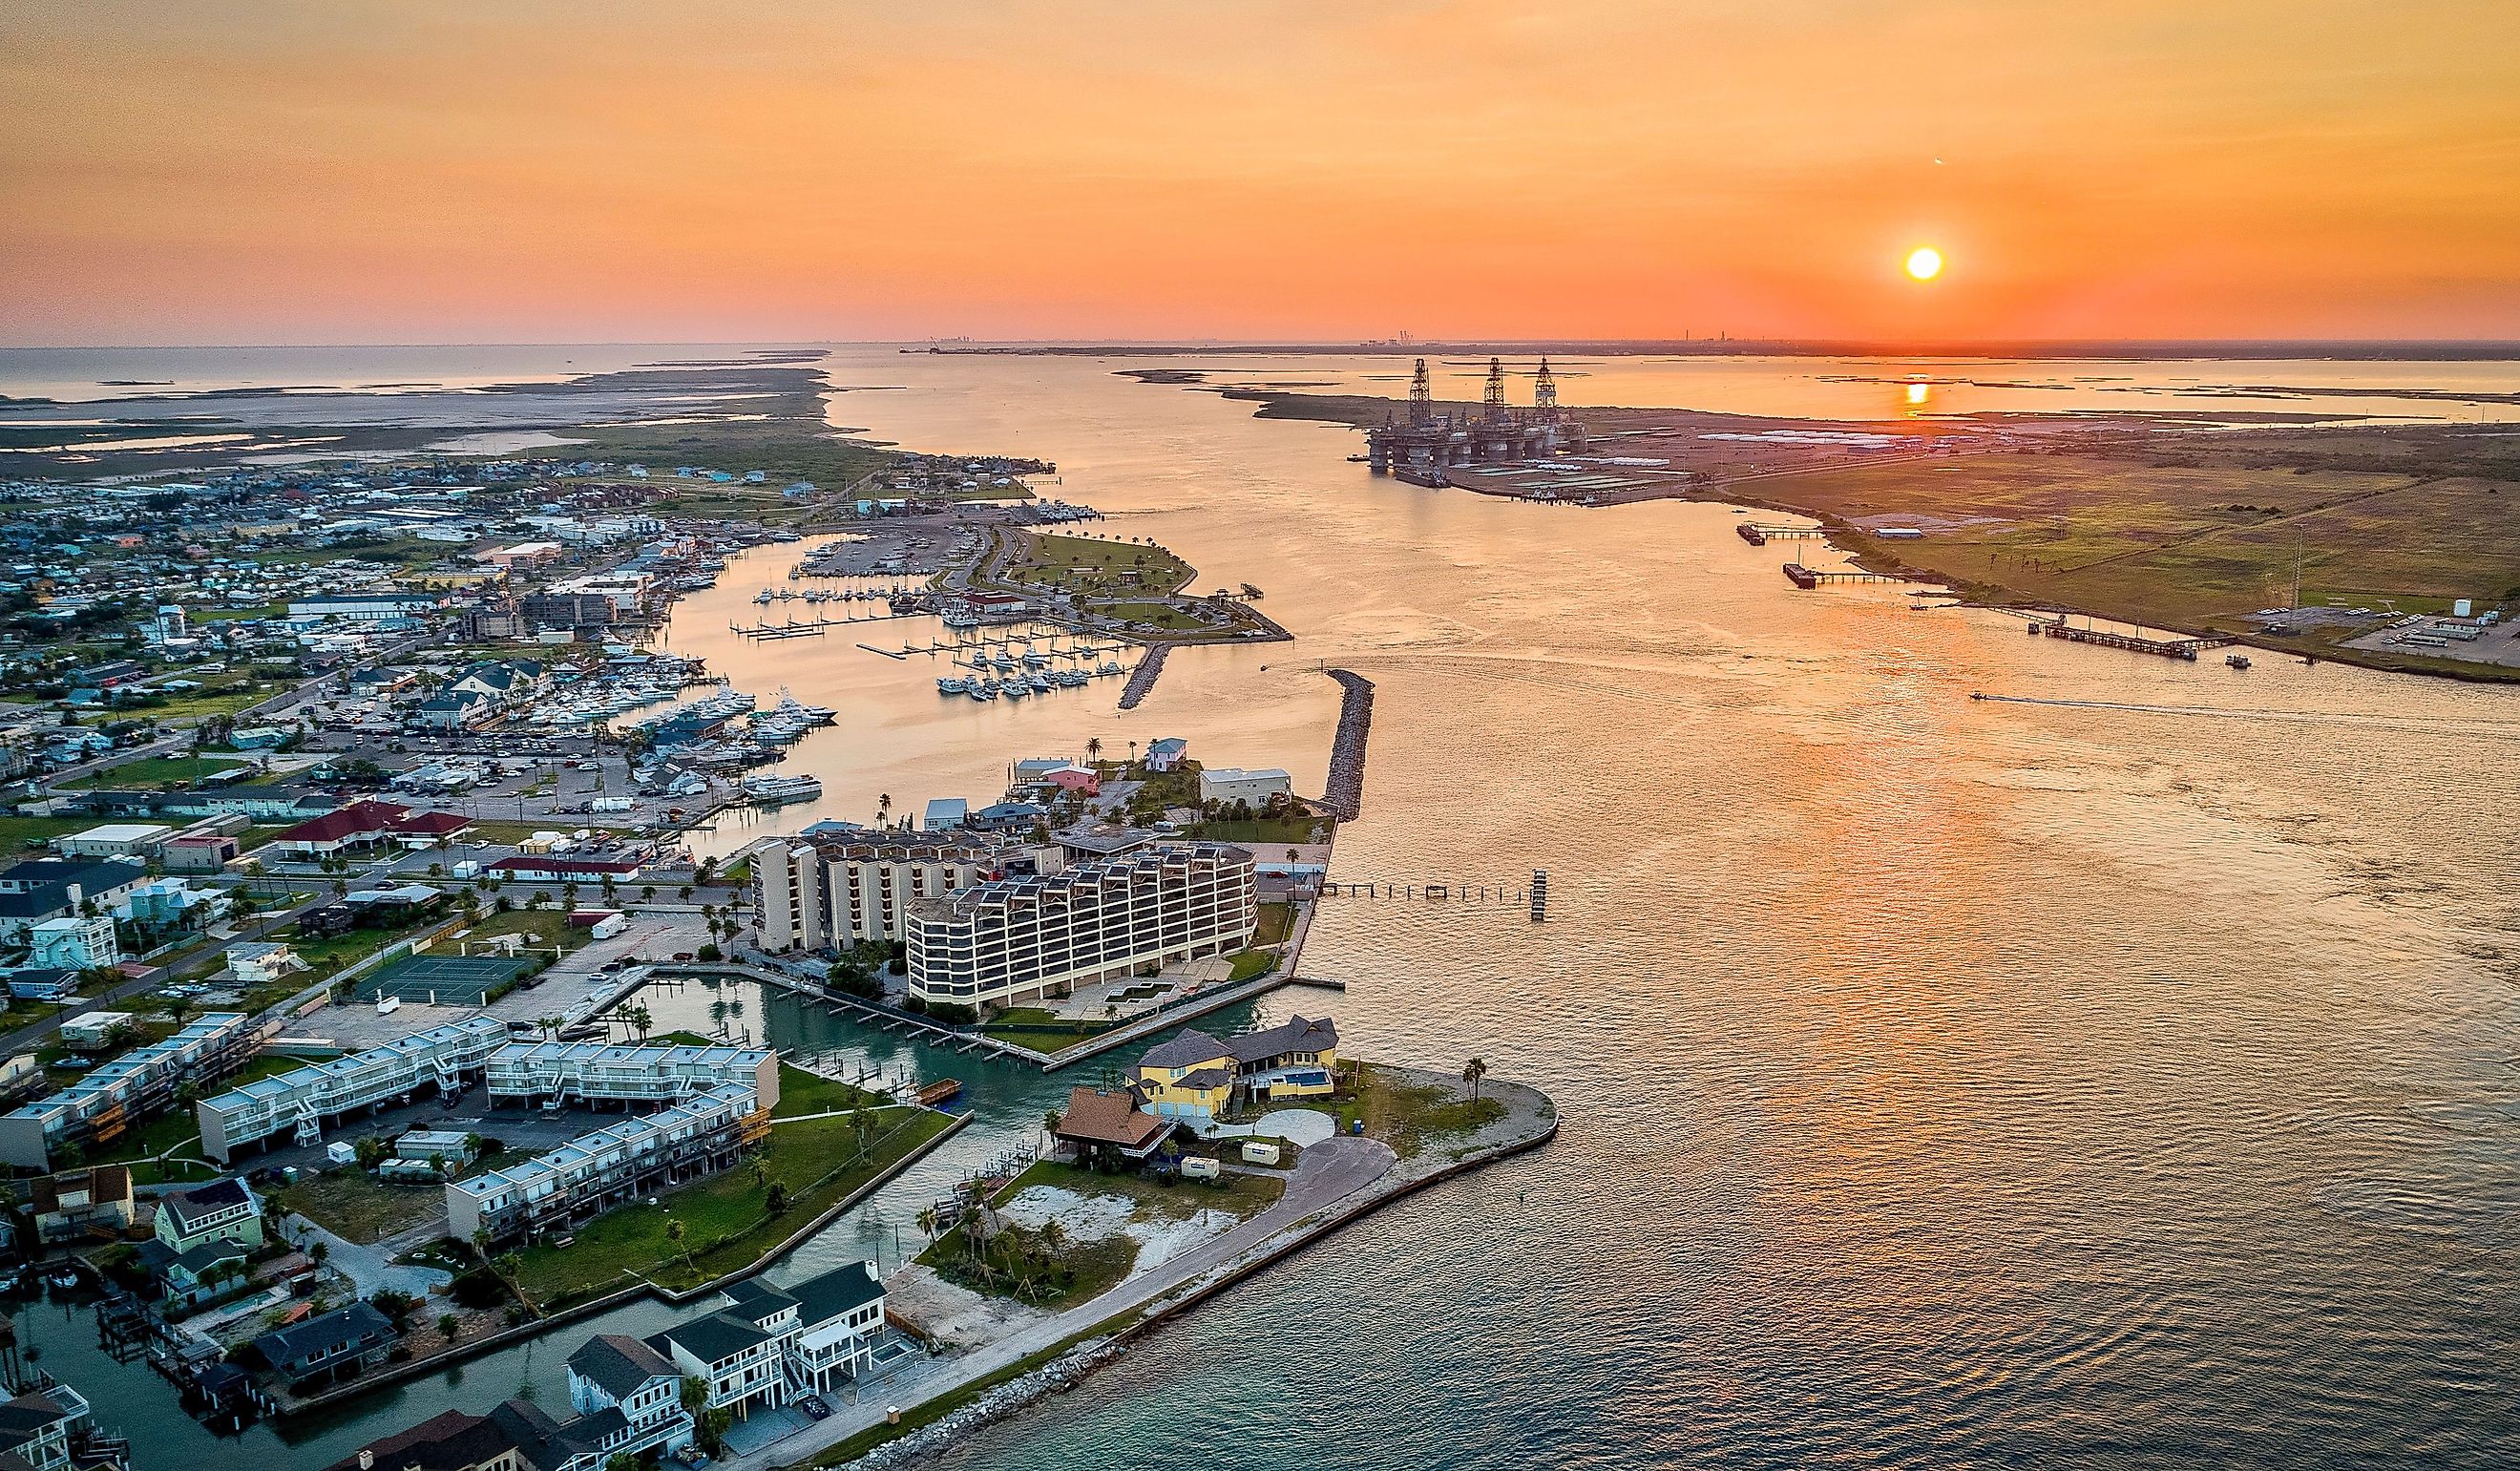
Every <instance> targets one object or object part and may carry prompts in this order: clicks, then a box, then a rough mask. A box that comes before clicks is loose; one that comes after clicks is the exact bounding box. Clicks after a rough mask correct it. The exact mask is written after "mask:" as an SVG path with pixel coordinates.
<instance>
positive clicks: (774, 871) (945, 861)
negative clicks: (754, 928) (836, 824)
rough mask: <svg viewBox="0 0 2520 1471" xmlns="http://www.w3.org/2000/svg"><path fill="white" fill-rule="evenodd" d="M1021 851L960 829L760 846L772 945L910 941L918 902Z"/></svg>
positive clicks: (762, 912) (759, 898)
mask: <svg viewBox="0 0 2520 1471" xmlns="http://www.w3.org/2000/svg"><path fill="white" fill-rule="evenodd" d="M1015 856H1017V850H1013V849H1009V848H1003V847H997V846H993V845H990V844H988V843H985V842H982V841H980V840H978V839H976V838H974V837H972V836H969V835H967V834H964V833H955V832H904V831H895V830H882V831H877V830H875V829H871V828H853V829H849V830H847V831H845V832H837V833H812V832H809V833H807V834H805V835H804V836H802V837H799V838H796V839H793V840H790V841H782V842H774V843H765V844H763V845H761V846H760V847H758V848H756V849H754V850H753V852H752V897H753V912H754V914H756V915H758V923H759V925H760V928H761V945H762V948H763V949H764V950H772V951H782V950H827V949H838V948H842V947H845V946H850V945H856V944H859V943H861V942H863V941H868V940H874V941H878V942H886V941H892V940H907V939H908V938H910V907H911V906H912V905H913V904H915V903H917V902H919V901H921V900H925V899H942V898H944V897H945V896H946V895H948V894H950V893H952V892H954V891H955V890H957V889H964V888H969V887H970V886H971V885H973V884H976V883H980V882H982V881H984V880H986V879H989V878H993V877H995V876H997V874H998V873H999V872H1001V871H1002V870H1003V869H1004V868H1005V867H1006V865H1007V864H1008V862H1009V861H1010V860H1011V859H1012V858H1014V857H1015Z"/></svg>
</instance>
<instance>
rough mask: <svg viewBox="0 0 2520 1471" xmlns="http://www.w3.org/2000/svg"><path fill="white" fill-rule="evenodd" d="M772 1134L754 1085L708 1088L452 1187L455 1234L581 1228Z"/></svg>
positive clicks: (450, 1220)
mask: <svg viewBox="0 0 2520 1471" xmlns="http://www.w3.org/2000/svg"><path fill="white" fill-rule="evenodd" d="M649 1050H653V1049H649ZM769 1133H770V1111H769V1105H767V1104H765V1103H763V1102H762V1101H761V1098H760V1095H759V1094H758V1093H756V1092H754V1091H753V1090H752V1089H751V1088H750V1087H749V1086H747V1085H744V1084H726V1085H723V1086H721V1087H716V1088H711V1089H707V1090H705V1091H703V1092H698V1093H696V1094H694V1095H692V1096H691V1097H689V1098H687V1099H685V1100H683V1101H681V1102H676V1103H670V1104H668V1105H666V1106H665V1107H664V1108H662V1109H659V1110H657V1111H656V1112H654V1113H651V1114H644V1115H641V1116H639V1117H636V1118H629V1119H623V1120H622V1121H621V1122H619V1123H617V1124H610V1125H607V1126H606V1127H604V1128H602V1129H598V1130H596V1131H595V1132H594V1133H592V1134H587V1135H582V1136H580V1137H577V1138H573V1139H571V1140H569V1141H568V1142H567V1143H565V1144H562V1145H561V1146H560V1147H559V1148H557V1149H554V1150H551V1151H550V1152H548V1153H545V1154H540V1155H536V1156H535V1157H534V1158H532V1159H529V1160H526V1161H524V1162H523V1163H522V1164H517V1165H511V1166H508V1167H506V1168H503V1169H498V1170H490V1171H487V1172H484V1173H483V1174H480V1175H476V1176H473V1177H472V1178H471V1179H469V1180H458V1181H448V1182H447V1185H446V1220H447V1226H448V1233H449V1234H450V1235H452V1236H454V1238H455V1239H456V1240H458V1241H475V1240H488V1241H493V1242H506V1241H513V1240H516V1239H518V1238H519V1237H525V1236H531V1235H536V1234H540V1233H542V1232H545V1231H550V1230H556V1229H559V1228H561V1227H563V1226H572V1225H575V1224H577V1223H579V1222H582V1221H586V1220H590V1219H592V1218H594V1217H596V1216H599V1215H602V1214H603V1213H604V1212H605V1211H607V1210H609V1209H611V1208H612V1207H613V1206H615V1205H618V1204H620V1203H622V1202H623V1201H626V1200H634V1199H637V1198H638V1197H640V1196H642V1195H646V1194H649V1193H652V1192H653V1191H657V1190H668V1189H672V1188H673V1187H674V1186H676V1185H679V1184H683V1183H686V1182H688V1181H694V1180H697V1179H700V1178H702V1177H704V1176H709V1175H715V1174H717V1173H719V1172H720V1171H723V1170H725V1169H727V1168H728V1167H729V1166H731V1165H733V1164H734V1163H735V1162H736V1161H737V1160H738V1159H741V1158H742V1155H743V1153H744V1151H745V1150H747V1149H750V1148H752V1147H754V1146H756V1145H758V1144H759V1143H760V1142H761V1140H762V1139H764V1138H766V1137H768V1136H769Z"/></svg>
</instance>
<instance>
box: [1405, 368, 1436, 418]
mask: <svg viewBox="0 0 2520 1471" xmlns="http://www.w3.org/2000/svg"><path fill="white" fill-rule="evenodd" d="M1434 422H1435V387H1434V384H1433V383H1432V382H1430V381H1429V380H1428V379H1427V378H1426V360H1425V359H1424V358H1419V359H1418V371H1417V372H1415V373H1413V374H1411V375H1409V426H1410V427H1411V428H1413V429H1422V428H1424V427H1426V426H1427V425H1428V424H1431V423H1434Z"/></svg>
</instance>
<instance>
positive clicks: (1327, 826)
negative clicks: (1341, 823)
mask: <svg viewBox="0 0 2520 1471" xmlns="http://www.w3.org/2000/svg"><path fill="white" fill-rule="evenodd" d="M1337 827H1338V824H1336V823H1334V822H1332V821H1330V820H1329V819H1328V818H1314V817H1294V818H1251V819H1248V820H1246V821H1243V822H1231V821H1225V820H1217V821H1211V822H1205V823H1201V824H1199V825H1196V826H1195V827H1193V828H1192V829H1191V830H1190V832H1189V834H1188V835H1189V836H1192V837H1204V838H1213V839H1215V840H1216V841H1218V842H1220V843H1244V844H1248V845H1250V846H1252V847H1254V848H1257V849H1259V850H1260V856H1261V857H1262V858H1268V857H1270V856H1271V855H1270V853H1269V852H1268V851H1267V850H1269V849H1271V848H1290V847H1301V846H1304V845H1307V844H1310V843H1311V842H1312V840H1313V830H1314V829H1315V828H1319V829H1321V832H1322V835H1323V837H1324V838H1326V839H1327V838H1328V836H1329V834H1330V833H1332V832H1333V831H1335V830H1337ZM1281 856H1283V855H1281Z"/></svg>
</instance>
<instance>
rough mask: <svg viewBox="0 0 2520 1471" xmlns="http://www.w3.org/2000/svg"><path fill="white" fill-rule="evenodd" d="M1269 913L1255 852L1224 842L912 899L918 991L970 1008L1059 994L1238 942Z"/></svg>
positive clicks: (923, 997) (913, 976)
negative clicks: (1263, 907) (1263, 905)
mask: <svg viewBox="0 0 2520 1471" xmlns="http://www.w3.org/2000/svg"><path fill="white" fill-rule="evenodd" d="M1258 917H1259V903H1258V894H1257V889H1256V886H1255V882H1254V877H1253V867H1252V861H1251V855H1250V854H1248V853H1246V852H1244V851H1243V850H1242V849H1239V848H1235V847H1230V846H1227V845H1225V844H1222V843H1185V844H1179V845H1175V846H1169V847H1161V848H1148V849H1144V850H1141V851H1139V852H1136V853H1131V854H1127V855H1125V856H1122V857H1119V858H1111V859H1100V860H1094V861H1090V862H1086V863H1080V864H1076V865H1073V866H1071V867H1069V868H1068V869H1066V870H1065V871H1063V872H1060V873H1057V874H1055V875H1049V876H1029V877H1023V878H1001V879H993V880H990V881H988V882H986V883H981V884H976V885H973V886H972V887H970V888H967V889H964V890H962V891H961V892H959V893H957V894H955V895H953V896H952V897H950V898H946V899H924V900H920V901H917V902H915V903H914V904H913V905H912V906H911V914H910V935H909V940H910V994H911V995H912V996H913V997H916V998H918V999H919V1000H920V1001H922V1002H924V1003H929V1004H945V1005H964V1006H979V1005H982V1004H988V1003H1004V1002H1013V1001H1026V1000H1032V999H1035V998H1040V997H1047V996H1056V995H1059V994H1062V993H1064V992H1066V991H1067V990H1069V989H1070V988H1072V987H1075V986H1079V985H1084V984H1087V983H1089V982H1093V981H1104V980H1117V979H1120V978H1122V977H1126V976H1130V975H1135V974H1138V973H1140V972H1142V971H1149V970H1152V969H1154V968H1156V967H1159V966H1163V965H1167V964H1171V963H1173V962H1174V961H1177V960H1189V959H1196V958H1201V957H1205V956H1219V955H1225V954H1228V953H1230V952H1233V951H1237V950H1239V949H1241V948H1242V947H1243V945H1244V944H1246V943H1247V942H1248V941H1249V940H1250V938H1251V931H1252V927H1253V926H1254V924H1255V923H1256V922H1257V921H1258Z"/></svg>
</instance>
